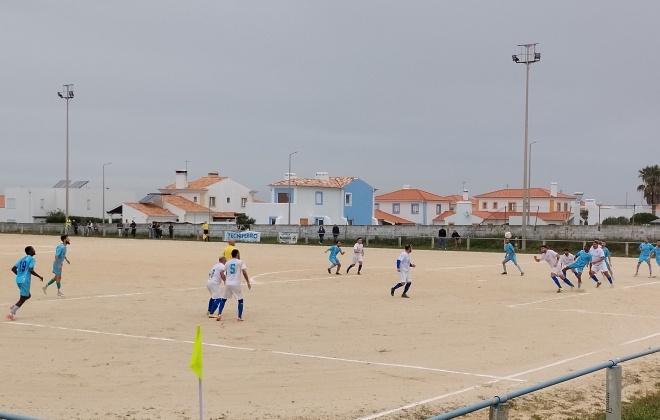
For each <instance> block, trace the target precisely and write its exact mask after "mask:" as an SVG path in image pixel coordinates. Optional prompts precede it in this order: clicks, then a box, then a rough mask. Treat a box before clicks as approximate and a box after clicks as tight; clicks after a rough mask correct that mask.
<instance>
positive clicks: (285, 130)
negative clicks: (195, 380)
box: [0, 0, 660, 204]
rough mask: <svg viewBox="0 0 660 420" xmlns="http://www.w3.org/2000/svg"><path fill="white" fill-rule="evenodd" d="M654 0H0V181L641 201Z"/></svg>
mask: <svg viewBox="0 0 660 420" xmlns="http://www.w3.org/2000/svg"><path fill="white" fill-rule="evenodd" d="M658 16H660V2H658V1H657V0H655V1H653V0H648V1H632V2H623V1H619V0H617V1H615V0H598V1H596V0H593V1H576V0H553V1H544V2H530V1H528V0H519V1H506V2H499V1H497V2H496V1H486V0H482V1H470V0H454V1H440V0H438V1H416V0H406V1H386V0H374V1H357V0H350V1H341V0H332V1H309V0H304V1H303V0H300V1H265V0H264V1H249V0H248V1H246V0H240V1H232V2H228V1H192V2H183V1H167V0H158V1H136V0H130V1H116V0H115V1H112V2H109V1H103V2H101V1H93V0H84V1H83V0H79V1H57V2H54V1H30V0H3V1H2V2H0V39H1V40H2V41H0V52H1V57H2V58H1V62H2V65H1V66H0V68H1V70H0V74H1V75H2V78H1V79H0V80H1V83H2V87H1V91H2V94H0V130H1V131H0V143H1V146H0V155H1V156H2V158H1V165H0V193H1V191H3V190H4V188H6V187H12V186H34V187H50V186H53V185H54V184H55V183H56V182H57V181H58V180H60V179H64V178H65V127H66V101H65V100H63V99H60V98H58V97H57V92H58V91H60V90H62V85H63V84H67V83H73V84H74V85H75V98H74V99H73V101H72V102H71V104H70V109H69V117H70V145H71V153H70V159H71V169H70V174H71V175H70V178H71V179H72V180H89V181H90V183H89V186H90V187H96V188H100V186H101V180H102V165H103V163H106V162H112V164H111V165H109V166H107V167H106V186H107V187H109V188H120V189H129V190H135V191H136V192H137V194H138V198H139V197H140V196H142V195H143V194H146V193H148V192H153V191H155V190H156V189H157V188H159V187H163V186H165V185H166V184H169V183H171V182H174V171H175V170H177V169H183V168H184V167H185V166H186V160H188V161H190V162H188V164H187V165H188V170H189V177H190V178H192V179H194V178H198V177H200V176H203V175H205V174H206V173H207V172H209V171H219V172H220V174H221V175H224V176H229V177H231V178H232V179H235V180H236V181H238V182H240V183H242V184H244V185H246V186H248V187H250V188H252V189H255V190H258V191H259V192H260V193H259V195H258V197H259V198H262V199H268V191H269V189H268V186H267V185H268V184H269V183H272V182H275V181H278V180H282V179H284V174H285V172H287V169H288V157H289V153H290V152H294V151H298V154H296V155H294V156H293V160H292V164H293V172H295V173H296V174H298V176H303V177H313V176H314V173H315V172H317V171H327V172H329V173H330V175H331V176H357V177H360V178H362V179H363V180H365V181H366V182H368V183H369V184H371V185H373V186H374V187H375V188H377V189H378V193H379V194H380V193H385V192H389V191H393V190H396V189H399V188H401V186H402V185H403V184H411V185H412V186H413V187H416V188H421V189H424V190H427V191H430V192H433V193H436V194H442V195H448V194H457V193H460V191H461V190H462V188H463V182H465V184H466V188H467V189H469V191H470V195H475V194H479V193H484V192H488V191H492V190H496V189H500V188H506V187H507V186H509V187H511V188H521V187H522V179H523V154H524V146H523V142H524V109H525V108H524V104H525V102H524V101H525V66H524V65H522V64H515V63H514V62H513V61H512V59H511V55H512V54H516V53H518V52H519V48H518V47H517V45H518V44H522V43H532V42H538V43H539V45H538V47H537V48H538V49H537V51H539V52H541V54H542V58H541V61H540V62H539V63H536V64H533V65H532V66H531V73H530V107H529V132H530V139H531V140H538V141H539V142H538V143H536V144H535V145H534V146H533V157H532V165H531V167H532V186H536V187H545V188H549V187H550V183H551V182H553V181H555V182H557V183H558V184H559V189H560V190H562V191H563V192H564V193H568V194H572V193H573V192H575V191H584V193H585V198H595V199H596V200H597V201H602V202H603V203H612V204H624V203H625V202H626V196H627V200H628V203H633V202H636V203H639V202H640V193H638V192H636V187H637V185H639V183H640V180H639V179H638V170H639V169H641V168H642V167H644V166H647V165H652V164H658V163H660V162H659V161H660V148H659V147H658V145H659V144H660V143H659V138H658V135H659V134H658V133H660V52H659V49H658V47H659V40H660V25H658V20H657V18H658Z"/></svg>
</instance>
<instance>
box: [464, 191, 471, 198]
mask: <svg viewBox="0 0 660 420" xmlns="http://www.w3.org/2000/svg"><path fill="white" fill-rule="evenodd" d="M469 199H470V197H469V196H468V190H463V201H468V200H469Z"/></svg>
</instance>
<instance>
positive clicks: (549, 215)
mask: <svg viewBox="0 0 660 420" xmlns="http://www.w3.org/2000/svg"><path fill="white" fill-rule="evenodd" d="M454 214H456V212H454V211H451V210H450V211H446V212H444V213H442V214H440V215H438V216H437V217H436V218H435V219H433V221H436V222H437V221H442V220H445V219H446V218H447V217H449V216H452V215H454ZM472 214H474V215H475V216H477V217H480V218H482V219H484V221H488V220H509V217H512V216H522V212H519V211H506V212H504V211H495V212H491V211H473V212H472ZM529 215H530V217H538V218H539V219H541V220H543V221H546V222H563V221H565V220H568V219H570V218H571V216H572V213H571V212H570V211H555V212H539V213H535V212H531V213H530V214H529Z"/></svg>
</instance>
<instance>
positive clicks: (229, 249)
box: [222, 239, 236, 261]
mask: <svg viewBox="0 0 660 420" xmlns="http://www.w3.org/2000/svg"><path fill="white" fill-rule="evenodd" d="M234 245H236V241H235V240H233V239H230V240H229V241H228V242H227V246H226V247H225V249H224V250H223V251H222V255H224V256H225V259H226V260H227V261H229V260H231V253H232V251H233V250H234V249H236V248H235V247H234Z"/></svg>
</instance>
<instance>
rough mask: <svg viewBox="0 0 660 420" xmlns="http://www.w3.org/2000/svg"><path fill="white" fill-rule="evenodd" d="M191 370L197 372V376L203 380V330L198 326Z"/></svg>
mask: <svg viewBox="0 0 660 420" xmlns="http://www.w3.org/2000/svg"><path fill="white" fill-rule="evenodd" d="M190 369H192V371H193V372H195V375H197V377H198V378H199V380H200V381H201V380H202V329H201V328H200V326H199V325H198V326H197V334H196V335H195V344H193V353H192V357H191V358H190Z"/></svg>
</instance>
